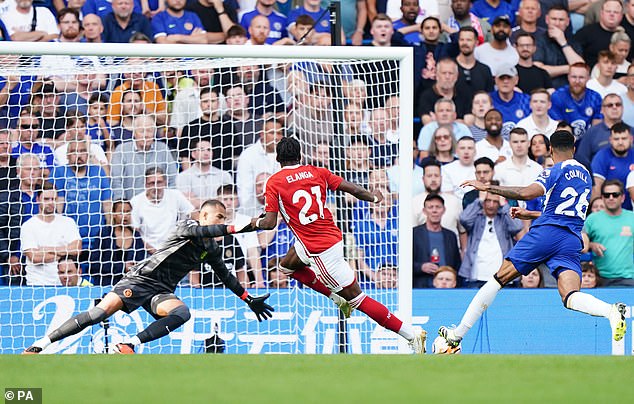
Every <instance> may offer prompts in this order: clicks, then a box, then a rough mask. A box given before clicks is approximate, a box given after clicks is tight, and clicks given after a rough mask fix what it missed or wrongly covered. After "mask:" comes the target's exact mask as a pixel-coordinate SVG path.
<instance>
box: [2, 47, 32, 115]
mask: <svg viewBox="0 0 634 404" xmlns="http://www.w3.org/2000/svg"><path fill="white" fill-rule="evenodd" d="M2 59H3V63H4V64H5V66H12V65H16V66H17V65H18V64H19V63H20V61H19V56H17V55H13V56H10V55H4V56H3V57H2ZM37 79H38V78H37V77H36V76H29V75H23V76H12V75H8V76H6V77H3V76H0V127H4V128H15V127H16V124H17V120H18V117H19V115H20V110H21V109H22V108H24V107H25V106H27V105H29V103H30V101H31V100H30V98H31V92H32V89H33V86H34V85H35V83H36V81H37Z"/></svg>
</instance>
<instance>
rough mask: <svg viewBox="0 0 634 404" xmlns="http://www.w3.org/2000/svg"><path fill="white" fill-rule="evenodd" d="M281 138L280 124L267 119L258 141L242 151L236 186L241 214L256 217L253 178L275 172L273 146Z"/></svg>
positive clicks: (277, 167)
mask: <svg viewBox="0 0 634 404" xmlns="http://www.w3.org/2000/svg"><path fill="white" fill-rule="evenodd" d="M282 137H283V127H282V124H281V123H280V122H278V121H277V120H275V119H273V118H269V119H268V120H266V121H265V122H264V127H263V129H262V132H260V139H258V140H257V141H256V142H255V143H254V144H252V145H251V146H249V147H247V148H246V149H244V151H243V152H242V154H241V155H240V158H239V159H238V169H237V175H236V185H237V186H238V195H239V197H240V207H241V213H243V214H245V215H248V216H257V215H258V214H259V213H261V212H260V211H258V210H257V206H258V204H257V201H256V192H255V177H256V176H257V174H259V173H261V172H262V171H268V172H271V173H273V172H276V171H278V170H279V168H280V167H279V163H278V162H277V161H276V160H275V145H276V144H277V142H279V141H280V139H281V138H282Z"/></svg>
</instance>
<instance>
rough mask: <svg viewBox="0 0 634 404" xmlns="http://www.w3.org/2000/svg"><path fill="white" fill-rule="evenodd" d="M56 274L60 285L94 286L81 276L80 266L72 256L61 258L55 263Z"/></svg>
mask: <svg viewBox="0 0 634 404" xmlns="http://www.w3.org/2000/svg"><path fill="white" fill-rule="evenodd" d="M57 275H58V276H59V281H60V283H61V284H62V286H82V287H85V286H94V285H93V284H92V283H90V281H89V280H88V279H85V278H84V277H82V276H81V267H80V266H79V263H78V262H77V260H76V259H75V258H73V257H67V258H62V259H60V260H59V262H58V263H57Z"/></svg>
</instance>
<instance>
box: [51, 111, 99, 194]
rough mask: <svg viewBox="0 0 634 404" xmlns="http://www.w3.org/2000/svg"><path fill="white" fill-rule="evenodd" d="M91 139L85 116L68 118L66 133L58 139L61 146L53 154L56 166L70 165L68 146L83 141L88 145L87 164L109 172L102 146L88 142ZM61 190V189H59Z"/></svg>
mask: <svg viewBox="0 0 634 404" xmlns="http://www.w3.org/2000/svg"><path fill="white" fill-rule="evenodd" d="M88 140H89V138H88V135H87V134H86V118H84V117H83V116H81V117H77V116H73V115H70V116H69V117H67V118H66V132H64V133H63V134H62V135H61V136H60V137H59V138H58V139H57V142H56V143H57V144H59V146H58V147H57V148H56V149H55V151H54V152H53V154H54V156H55V165H56V166H64V165H67V164H68V161H69V160H68V145H69V143H70V142H72V141H81V142H84V143H87V146H86V147H87V151H88V153H89V155H88V156H87V159H88V160H86V163H87V162H88V161H90V162H91V163H92V164H96V165H100V166H102V167H104V169H105V170H106V171H105V173H106V174H107V173H108V172H109V168H108V158H107V157H106V153H105V152H104V151H103V149H102V148H101V146H99V145H98V144H96V143H92V142H88ZM58 189H59V188H58Z"/></svg>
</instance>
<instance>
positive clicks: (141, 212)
mask: <svg viewBox="0 0 634 404" xmlns="http://www.w3.org/2000/svg"><path fill="white" fill-rule="evenodd" d="M130 205H132V224H133V226H134V227H135V228H136V229H138V230H139V233H140V234H141V238H143V242H144V243H145V249H146V250H147V251H148V252H149V253H150V254H154V253H155V252H156V250H157V249H158V248H160V247H161V245H162V244H163V242H164V241H165V240H166V239H167V237H168V236H169V234H170V233H171V232H172V231H173V229H174V225H175V224H176V222H178V221H179V220H184V219H186V218H188V217H189V215H190V214H191V213H192V211H193V210H194V207H193V206H192V204H191V203H189V201H188V200H187V198H185V196H184V195H183V193H182V192H181V191H179V190H176V189H169V188H167V178H166V175H165V173H164V171H163V170H162V169H161V168H160V167H150V168H148V169H147V170H146V171H145V190H144V191H143V192H141V193H139V194H137V195H136V196H135V197H134V198H132V199H131V200H130Z"/></svg>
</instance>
